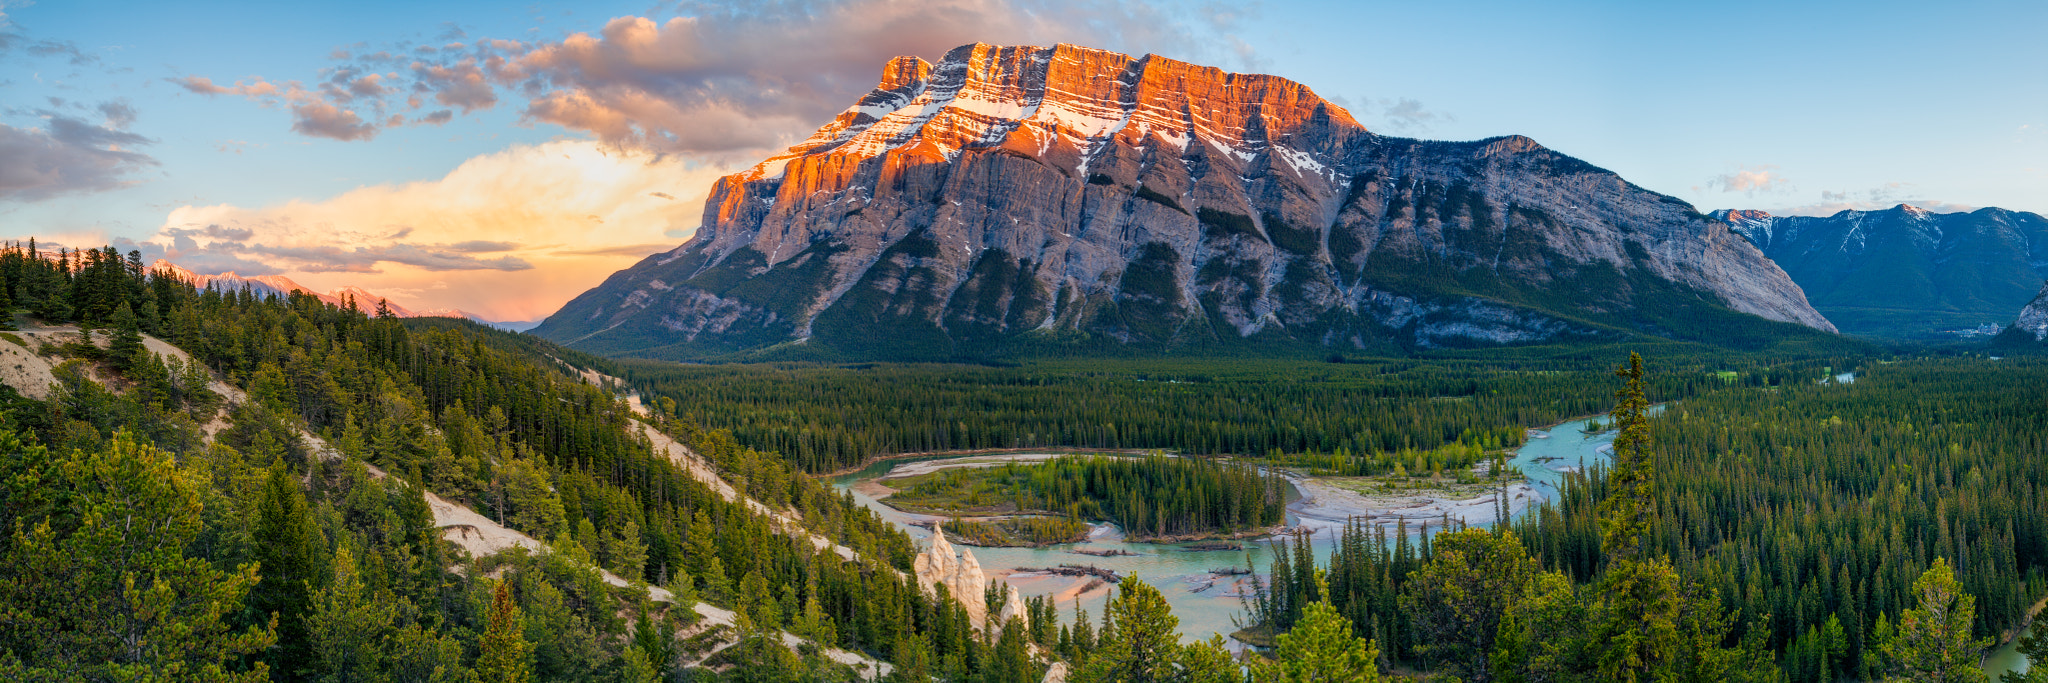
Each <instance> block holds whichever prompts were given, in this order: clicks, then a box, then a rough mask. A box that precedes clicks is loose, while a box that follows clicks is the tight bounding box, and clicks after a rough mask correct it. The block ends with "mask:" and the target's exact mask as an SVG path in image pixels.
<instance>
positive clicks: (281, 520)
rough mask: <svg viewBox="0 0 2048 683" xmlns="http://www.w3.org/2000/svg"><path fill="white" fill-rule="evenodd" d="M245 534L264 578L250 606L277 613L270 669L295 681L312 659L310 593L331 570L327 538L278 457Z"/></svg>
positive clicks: (262, 615) (311, 666)
mask: <svg viewBox="0 0 2048 683" xmlns="http://www.w3.org/2000/svg"><path fill="white" fill-rule="evenodd" d="M250 536H251V541H252V547H253V551H254V558H255V560H256V562H257V566H258V571H260V572H261V573H262V575H263V581H262V582H260V583H258V584H256V588H255V589H254V590H251V591H249V607H250V608H251V609H253V610H255V612H256V614H257V615H258V617H257V618H258V619H259V620H262V619H267V618H270V617H271V616H275V617H276V619H277V631H278V643H277V647H276V648H275V649H274V651H273V654H272V655H271V656H270V657H269V658H268V659H269V660H270V664H271V668H272V669H274V670H275V671H276V673H277V675H278V676H279V677H280V678H282V679H284V680H299V679H300V678H301V677H302V676H304V675H305V674H307V673H309V672H311V671H312V670H313V669H314V667H315V664H316V662H315V659H314V657H313V653H312V651H311V649H310V647H309V642H310V641H309V638H308V636H307V629H306V616H307V614H308V612H310V611H311V609H312V606H313V597H312V596H313V595H314V594H315V593H316V592H318V591H319V590H320V588H321V586H323V585H324V584H325V583H326V582H325V579H326V578H327V577H328V576H330V575H331V572H330V571H329V570H328V569H327V566H328V561H327V557H326V555H327V541H326V539H325V538H323V537H322V536H321V533H320V527H319V526H318V525H316V524H315V523H314V521H313V516H312V513H311V512H310V511H309V510H308V509H307V506H306V494H305V491H304V490H303V489H301V488H300V487H299V480H298V478H297V477H294V476H292V474H291V473H290V472H289V471H288V470H286V469H285V467H284V464H283V463H282V462H279V463H276V464H273V465H272V466H271V468H270V477H269V479H268V480H266V481H265V482H264V484H263V499H262V501H261V502H259V503H258V507H257V509H256V524H255V528H254V529H252V530H251V533H250Z"/></svg>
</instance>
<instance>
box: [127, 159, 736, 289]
mask: <svg viewBox="0 0 2048 683" xmlns="http://www.w3.org/2000/svg"><path fill="white" fill-rule="evenodd" d="M718 175H719V170H718V169H716V168H710V167H704V166H700V165H692V164H688V163H684V162H682V161H679V160H677V159H676V158H674V157H667V158H660V157H657V156H655V155H653V154H649V153H642V152H634V151H620V150H615V149H607V148H605V147H603V146H602V144H601V143H598V142H595V141H556V142H549V143H545V144H540V145H531V146H515V147H512V148H509V149H506V150H503V151H500V152H495V153H492V154H486V155H483V156H479V157H475V158H472V159H470V160H468V161H466V162H464V163H463V164H462V165H461V166H459V167H457V168H456V169H455V170H453V171H451V172H449V173H448V175H446V176H445V177H442V178H440V179H438V180H428V181H420V182H413V183H406V184H402V185H375V186H369V187H362V188H358V189H355V190H352V191H349V192H345V193H343V194H340V195H337V196H334V197H331V198H328V199H323V200H293V201H290V202H285V203H283V204H278V205H274V206H266V207H253V208H252V207H240V206H233V205H226V204H222V205H214V206H184V207H180V208H178V209H175V210H173V211H171V213H170V215H169V217H168V218H166V219H165V221H164V224H163V226H162V227H161V228H159V229H158V231H157V234H156V235H155V236H153V237H151V238H150V239H148V240H145V243H146V244H147V245H149V246H152V247H155V248H156V249H159V250H161V252H162V254H163V256H164V257H165V258H169V259H171V260H172V261H173V262H176V263H179V264H180V265H183V266H185V267H187V268H191V269H193V270H195V271H200V272H208V271H214V270H226V269H239V270H241V271H242V272H243V274H263V273H274V274H283V275H286V276H289V277H291V278H292V279H293V280H296V281H298V282H300V283H301V284H304V285H306V286H308V287H312V288H315V289H318V290H321V291H330V290H332V289H337V288H340V287H342V286H347V285H354V286H359V287H363V288H365V289H369V290H371V291H376V292H380V293H385V294H387V295H389V296H391V297H392V300H393V301H394V302H396V303H399V304H401V305H404V306H406V307H408V308H413V309H424V308H460V309H463V310H465V311H469V312H471V313H475V314H478V315H482V316H484V317H486V318H490V319H493V320H532V319H537V318H541V317H544V316H546V315H548V314H549V313H553V312H554V311H555V309H556V308H559V307H560V306H561V305H562V304H563V303H564V302H566V301H568V300H569V299H570V298H572V297H574V296H576V295H577V294H581V293H582V292H583V291H584V290H586V289H588V288H590V287H592V286H595V285H597V284H598V283H599V282H601V281H603V279H604V278H605V277H606V276H608V275H610V274H611V273H613V272H615V271H617V270H619V269H621V268H624V267H626V266H628V265H631V264H632V263H633V262H634V261H637V260H639V259H640V258H642V257H645V256H646V255H648V254H652V253H654V252H657V251H660V250H663V249H667V248H671V247H673V246H675V245H676V244H679V243H681V241H682V240H683V239H684V238H686V237H688V235H689V234H691V233H693V232H695V230H696V226H697V223H698V221H699V219H700V218H701V217H702V215H703V202H704V194H705V192H706V190H707V189H709V187H710V185H711V181H712V180H713V179H715V178H716V177H717V176H718ZM664 195H666V196H664ZM251 271H254V272H251Z"/></svg>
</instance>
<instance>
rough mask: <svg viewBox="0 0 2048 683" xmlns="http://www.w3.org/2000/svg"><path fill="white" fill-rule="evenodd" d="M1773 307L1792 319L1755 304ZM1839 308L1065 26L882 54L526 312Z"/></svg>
mask: <svg viewBox="0 0 2048 683" xmlns="http://www.w3.org/2000/svg"><path fill="white" fill-rule="evenodd" d="M1770 321H1776V322H1777V323H1790V324H1773V323H1772V322H1770ZM1807 328H1811V329H1816V330H1823V331H1833V327H1832V326H1831V325H1830V324H1829V323H1828V321H1827V320H1826V319H1825V318H1823V317H1822V316H1821V315H1820V314H1819V313H1817V312H1815V311H1814V310H1813V309H1812V308H1811V307H1809V306H1808V305H1807V303H1806V300H1805V297H1804V295H1803V294H1802V293H1801V292H1800V290H1799V287H1798V286H1797V285H1795V284H1793V282H1792V280H1791V279H1789V278H1787V277H1786V275H1785V273H1784V272H1783V271H1781V270H1779V269H1778V267H1777V266H1776V265H1774V264H1772V263H1771V261H1770V260H1769V259H1766V258H1764V256H1763V255H1762V254H1761V253H1759V252H1758V251H1757V249H1756V248H1755V247H1754V246H1752V245H1751V244H1750V243H1749V242H1748V241H1747V240H1744V239H1742V238H1741V237H1740V236H1737V235H1735V234H1734V233H1732V232H1730V231H1729V229H1728V227H1727V225H1726V224H1724V223H1721V222H1719V221H1715V220H1712V219H1709V218H1707V217H1705V216H1703V215H1700V214H1699V213H1697V212H1696V211H1694V210H1693V207H1692V206H1690V205H1688V204H1686V203H1685V202H1683V201H1680V200H1678V199H1675V198H1672V197H1668V196H1664V195H1660V194H1657V193H1654V192H1650V191H1647V190H1644V189H1642V188H1639V187H1636V186H1634V185H1631V184H1629V183H1628V182H1626V181H1624V180H1622V179H1621V178H1620V177H1619V176H1616V175H1615V174H1613V173H1610V172H1608V171H1605V170H1602V169H1600V168H1596V167H1594V166H1592V165H1589V164H1587V163H1585V162H1582V161H1579V160H1577V159H1574V158H1572V157H1569V156H1565V155H1563V154H1559V153H1557V152H1553V151H1551V150H1549V149H1545V148H1544V147H1542V146H1541V145H1538V144H1536V143H1535V141H1533V140H1530V139H1528V138H1523V137H1505V138H1494V139H1489V140H1481V141H1477V142H1428V141H1420V140H1410V139H1403V138H1393V137H1385V136H1381V135H1376V134H1373V133H1370V132H1368V131H1367V130H1366V129H1365V128H1364V127H1362V126H1360V125H1359V124H1358V123H1357V122H1356V121H1355V120H1353V119H1352V117H1351V115H1350V114H1349V113H1348V112H1346V111H1345V110H1344V109H1343V108H1341V107H1338V106H1336V105H1334V104H1332V103H1330V102H1329V101H1327V100H1324V99H1323V98H1321V97H1318V96H1316V94H1315V93H1314V92H1312V91H1310V90H1309V89H1308V88H1307V87H1305V86H1303V85H1301V84H1298V83H1295V82H1293V81H1289V80H1286V79H1283V78H1278V77H1274V76H1265V75H1251V74H1236V73H1228V72H1224V71H1221V70H1219V69H1214V68H1208V67H1202V66H1197V65H1193V64H1188V63H1184V62H1178V61H1174V60H1170V59H1163V58H1160V57H1157V56H1150V55H1148V56H1144V57H1138V58H1133V57H1129V56H1126V55H1122V54H1117V53H1113V52H1107V51H1103V50H1094V49H1089V48H1084V47H1076V46H1072V45H1059V46H1055V47H1050V48H1044V47H1002V46H994V45H980V44H977V45H968V46H964V47H960V48H958V49H955V50H953V51H952V52H950V53H948V54H947V55H946V57H945V58H944V59H943V60H941V61H940V62H938V63H937V64H930V63H926V62H924V61H922V60H919V59H916V58H911V57H902V58H897V59H895V60H893V61H891V62H890V63H889V64H888V65H887V66H886V68H885V69H884V70H883V77H882V80H881V82H880V84H879V85H877V86H876V88H875V90H874V91H873V92H871V93H869V94H868V95H867V96H865V97H863V98H861V99H860V101H859V102H857V103H855V104H854V106H852V107H850V108H848V109H847V110H846V111H845V112H844V113H842V114H840V115H839V116H838V117H837V118H835V119H834V120H833V121H832V122H830V123H828V124H827V125H825V126H824V127H823V128H821V129H819V130H818V132H817V133H816V134H814V135H813V136H811V138H809V139H808V140H806V141H804V142H803V143H802V144H799V145H797V146H795V147H792V148H791V149H790V150H789V152H788V153H786V154H782V155H778V156H776V157H773V158H770V159H768V160H766V161H764V162H762V163H761V164H759V165H757V166H754V167H752V168H750V169H747V170H745V171H742V172H740V173H735V174H733V175H730V176H727V177H725V178H723V179H721V180H719V181H718V182H717V184H716V186H715V187H714V189H713V191H712V192H711V195H710V199H709V200H708V202H707V205H706V207H705V214H704V221H703V225H702V227H701V228H699V230H698V232H697V234H696V236H694V237H693V238H691V239H690V241H689V242H687V243H685V244H683V245H682V246H680V247H678V248H676V249H675V250H673V251H670V252H666V253H663V254H658V255H655V256H652V257H649V258H648V259H646V260H645V261H643V262H641V263H639V264H637V265H635V266H633V267H632V268H629V269H627V270H625V271H621V272H619V273H617V274H615V275H614V276H612V277H611V278H610V279H609V280H607V281H606V282H605V283H604V284H603V285H601V286H599V287H597V288H595V289H593V290H591V291H589V292H586V293H585V294H583V295H582V296H580V297H578V298H577V299H576V300H574V301H572V302H570V303H569V304H568V305H567V306H565V307H564V308H563V309H562V310H561V311H559V312H557V313H556V314H555V315H554V316H553V317H551V318H549V319H548V320H547V321H546V322H545V323H543V324H542V325H541V326H540V327H539V328H537V329H536V330H535V332H536V333H537V334H541V335H543V336H546V337H549V338H551V339H556V340H559V341H565V342H568V343H571V344H574V345H577V346H580V347H582V348H585V349H588V350H593V351H598V352H603V353H613V354H638V355H652V356H666V357H692V356H704V355H712V354H718V353H729V352H734V351H744V350H748V349H759V348H763V347H777V348H780V349H793V348H805V347H808V348H812V349H826V350H830V351H831V352H833V353H834V354H836V355H841V356H866V357H894V358H927V357H954V356H962V355H981V354H988V353H999V352H1002V351H1004V350H1015V349H1019V348H1028V347H1032V346H1035V345H1045V344H1054V345H1083V346H1088V345H1095V346H1111V347H1114V346H1129V345H1135V346H1143V347H1150V348H1176V347H1186V346H1205V345H1233V344H1277V345H1290V344H1291V345H1295V346H1308V345H1322V346H1329V347H1336V348H1340V349H1361V348H1362V349H1381V350H1388V349H1402V348H1408V349H1413V348H1418V347H1423V348H1426V347H1438V346H1462V345H1473V344H1511V343H1526V342H1546V341H1557V340H1568V339H1615V338H1622V337H1626V336H1628V335H1633V334H1644V333H1647V334H1652V335H1660V336H1667V337H1677V338H1685V339H1699V340H1705V341H1717V342H1722V341H1730V340H1736V341H1737V342H1746V343H1758V342H1760V340H1767V339H1770V338H1774V337H1775V336H1777V335H1784V334H1798V333H1799V331H1800V330H1805V329H1807Z"/></svg>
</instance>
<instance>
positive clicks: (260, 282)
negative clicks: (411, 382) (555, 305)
mask: <svg viewBox="0 0 2048 683" xmlns="http://www.w3.org/2000/svg"><path fill="white" fill-rule="evenodd" d="M150 269H151V270H157V269H167V270H170V271H171V272H173V273H177V274H178V277H180V278H182V279H184V280H185V281H186V282H190V283H192V285H193V286H194V287H197V288H199V289H206V288H208V287H213V288H217V289H220V290H222V291H229V290H249V291H251V292H255V293H256V294H259V295H263V296H287V295H289V294H291V293H292V292H294V291H299V292H305V293H307V294H311V295H313V296H314V297H315V298H318V299H320V300H321V301H325V302H327V303H330V304H334V305H336V306H347V305H348V301H349V300H350V299H354V300H355V302H356V305H357V306H358V307H361V308H362V309H363V310H366V311H375V310H376V308H377V302H379V301H382V302H384V305H385V307H386V308H389V309H391V315H393V316H394V317H399V318H466V319H469V320H474V321H476V322H478V323H482V324H484V325H489V326H491V327H495V328H498V329H501V330H505V331H507V332H523V331H526V330H529V329H532V328H533V327H534V326H535V325H539V324H540V323H539V321H528V320H516V321H509V322H507V321H497V320H491V319H488V318H485V317H483V316H480V315H477V314H475V313H471V312H469V311H465V310H462V309H459V308H433V309H427V310H423V311H414V310H411V309H408V308H406V307H404V306H400V305H398V304H397V303H396V302H393V301H391V300H390V299H389V298H388V297H385V296H384V295H382V294H378V293H376V292H372V291H370V290H367V289H363V288H361V287H357V286H354V285H349V286H346V287H342V288H340V289H336V290H334V291H331V292H324V293H323V292H319V291H315V290H314V289H313V288H312V287H307V286H305V285H301V284H299V283H298V282H295V281H293V280H292V279H291V278H288V277H285V276H283V275H237V274H235V272H234V271H228V272H225V273H218V274H214V275H202V274H199V273H194V272H192V271H190V270H187V269H185V268H182V267H179V266H178V265H177V264H175V263H171V262H170V261H166V260H163V259H157V260H156V263H154V264H151V265H150Z"/></svg>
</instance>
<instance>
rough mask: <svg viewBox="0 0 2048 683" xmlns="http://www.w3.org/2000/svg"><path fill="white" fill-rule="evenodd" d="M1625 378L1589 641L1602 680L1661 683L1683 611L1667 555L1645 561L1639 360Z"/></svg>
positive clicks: (1677, 648)
mask: <svg viewBox="0 0 2048 683" xmlns="http://www.w3.org/2000/svg"><path fill="white" fill-rule="evenodd" d="M1614 374H1615V375H1616V376H1618V377H1621V378H1622V379H1624V380H1626V381H1625V382H1624V384H1623V386H1622V388H1621V389H1620V390H1618V391H1616V392H1615V394H1614V395H1615V399H1616V401H1615V406H1614V410H1612V411H1609V412H1608V414H1607V415H1608V419H1609V421H1610V422H1612V423H1613V424H1614V426H1615V427H1616V428H1618V429H1619V431H1618V432H1616V434H1615V436H1614V463H1613V465H1612V467H1611V468H1610V469H1609V470H1608V475H1607V497H1606V498H1605V499H1603V500H1602V501H1600V506H1599V510H1600V550H1601V552H1602V553H1604V554H1605V555H1606V556H1607V570H1606V572H1605V573H1604V574H1603V575H1602V576H1601V579H1600V592H1601V603H1600V606H1599V609H1598V610H1597V611H1596V614H1595V623H1594V629H1593V638H1592V639H1591V642H1592V643H1593V644H1594V645H1593V647H1594V648H1595V650H1596V652H1595V660H1596V662H1597V666H1598V672H1599V674H1600V677H1601V678H1602V679H1604V680H1609V681H1616V682H1618V683H1646V682H1647V681H1653V680H1659V676H1658V672H1659V671H1667V670H1669V669H1672V668H1673V667H1675V666H1677V665H1678V663H1679V659H1680V658H1681V656H1682V655H1683V652H1682V648H1683V643H1682V642H1681V639H1682V636H1681V630H1682V628H1683V626H1684V625H1683V624H1681V623H1680V619H1681V611H1682V610H1683V608H1684V606H1685V601H1684V598H1683V597H1682V596H1681V595H1680V587H1679V576H1678V570H1677V568H1675V567H1673V566H1672V564H1671V560H1670V559H1669V558H1666V557H1649V556H1647V555H1648V553H1647V552H1646V548H1645V546H1646V544H1647V543H1648V541H1647V539H1646V536H1648V534H1649V532H1650V528H1651V526H1652V523H1653V521H1654V518H1655V517H1656V514H1657V500H1656V492H1657V486H1656V478H1655V471H1654V469H1653V467H1654V465H1653V463H1652V461H1651V458H1652V452H1651V451H1650V446H1651V440H1650V421H1649V407H1650V401H1649V397H1648V386H1649V385H1648V382H1647V381H1645V379H1644V377H1645V374H1644V372H1643V357H1642V356H1641V355H1640V354H1634V353H1631V354H1629V364H1628V366H1627V367H1624V368H1620V369H1618V370H1616V371H1615V373H1614Z"/></svg>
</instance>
